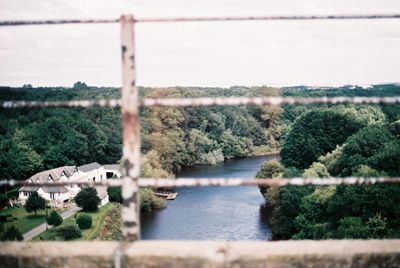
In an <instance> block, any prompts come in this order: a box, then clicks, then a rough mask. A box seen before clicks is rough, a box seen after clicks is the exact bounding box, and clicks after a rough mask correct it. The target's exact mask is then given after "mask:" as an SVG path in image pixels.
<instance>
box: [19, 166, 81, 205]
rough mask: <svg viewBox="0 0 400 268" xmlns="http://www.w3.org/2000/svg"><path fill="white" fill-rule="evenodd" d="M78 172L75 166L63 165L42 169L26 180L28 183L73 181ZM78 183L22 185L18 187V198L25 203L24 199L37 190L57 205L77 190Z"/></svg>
mask: <svg viewBox="0 0 400 268" xmlns="http://www.w3.org/2000/svg"><path fill="white" fill-rule="evenodd" d="M78 174H79V171H78V170H77V168H76V166H63V167H58V168H53V169H50V170H46V171H42V172H39V173H36V174H35V175H33V176H31V177H30V178H29V179H27V180H26V182H29V183H52V182H66V181H73V180H74V179H75V178H76V177H77V176H78ZM79 190H80V188H79V186H78V185H71V186H69V187H67V186H60V185H55V186H23V187H22V188H21V189H19V197H18V199H19V200H20V201H22V203H25V201H26V199H28V197H29V196H30V195H31V194H32V193H33V192H37V193H38V194H39V195H40V196H41V197H43V198H44V199H46V200H48V201H50V202H51V203H52V205H55V206H59V205H62V203H63V202H66V201H68V200H69V198H70V197H71V195H73V194H74V193H75V195H76V193H77V192H79Z"/></svg>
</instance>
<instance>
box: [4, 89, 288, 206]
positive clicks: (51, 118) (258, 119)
mask: <svg viewBox="0 0 400 268" xmlns="http://www.w3.org/2000/svg"><path fill="white" fill-rule="evenodd" d="M279 94H280V92H279V90H278V89H275V88H268V87H255V88H245V87H232V88H225V89H223V88H178V87H177V88H139V95H140V98H144V97H149V98H164V97H201V96H227V97H229V96H267V95H279ZM119 97H120V92H119V89H117V88H98V87H89V86H87V85H86V84H85V83H82V82H77V83H75V84H74V86H73V87H72V88H62V87H58V88H50V87H45V88H33V87H32V86H31V85H25V86H23V87H22V88H10V87H2V88H0V100H39V101H43V100H46V101H55V100H75V99H101V98H105V99H112V98H119ZM280 112H281V109H280V108H271V107H256V106H248V107H246V106H240V107H221V106H213V107H195V108H191V107H188V108H165V107H164V108H163V107H153V108H143V109H140V120H141V122H140V123H141V142H142V146H141V149H142V159H141V162H142V170H141V176H142V177H174V174H176V173H177V172H179V171H180V170H181V168H182V167H183V166H191V165H197V164H216V163H219V162H222V161H224V159H230V158H237V157H245V156H249V155H253V154H260V153H265V152H270V151H275V150H277V149H278V148H279V139H280V132H281V126H280V122H279V117H280ZM121 131H122V126H121V115H120V109H118V108H115V109H110V108H91V109H64V108H60V109H0V166H1V177H2V178H3V179H17V180H25V179H26V178H28V177H29V176H31V175H33V174H35V173H36V172H39V171H42V170H46V169H51V168H54V167H58V166H63V165H82V164H87V163H90V162H94V161H96V162H98V163H100V164H111V163H119V162H120V160H121V157H122V147H121V146H122V138H121ZM143 196H148V193H147V192H146V194H145V193H143ZM146 209H148V206H146Z"/></svg>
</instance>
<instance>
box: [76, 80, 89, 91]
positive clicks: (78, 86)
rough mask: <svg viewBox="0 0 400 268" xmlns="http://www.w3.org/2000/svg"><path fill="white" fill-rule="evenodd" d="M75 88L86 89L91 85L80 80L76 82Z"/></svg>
mask: <svg viewBox="0 0 400 268" xmlns="http://www.w3.org/2000/svg"><path fill="white" fill-rule="evenodd" d="M73 88H74V89H78V90H85V89H88V88H89V87H88V86H87V85H86V83H84V82H81V81H78V82H75V83H74V86H73Z"/></svg>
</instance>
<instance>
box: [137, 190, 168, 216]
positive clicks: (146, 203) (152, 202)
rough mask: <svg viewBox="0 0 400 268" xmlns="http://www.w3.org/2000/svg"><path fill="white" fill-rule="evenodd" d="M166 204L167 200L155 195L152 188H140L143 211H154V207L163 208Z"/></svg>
mask: <svg viewBox="0 0 400 268" xmlns="http://www.w3.org/2000/svg"><path fill="white" fill-rule="evenodd" d="M165 205H166V203H165V200H164V199H162V198H160V197H157V196H155V195H154V192H153V190H152V189H150V188H141V189H140V209H141V210H142V211H152V210H153V209H161V208H164V207H165Z"/></svg>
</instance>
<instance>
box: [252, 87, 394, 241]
mask: <svg viewBox="0 0 400 268" xmlns="http://www.w3.org/2000/svg"><path fill="white" fill-rule="evenodd" d="M399 93H400V86H398V85H381V86H374V87H371V88H368V89H362V88H359V87H345V88H338V89H307V88H289V89H284V90H283V95H290V96H343V95H344V96H356V95H357V96H394V95H397V96H398V95H399ZM399 119H400V109H399V106H398V105H336V106H335V105H305V106H297V107H294V106H285V107H284V111H283V113H282V122H283V129H284V131H285V133H284V134H283V135H282V142H281V162H278V161H270V162H266V163H264V164H263V166H262V168H261V170H260V171H259V172H258V174H257V177H259V178H263V177H287V178H290V177H298V176H303V177H320V178H327V177H330V176H339V177H347V176H355V177H366V178H368V177H379V176H399V175H400V121H399ZM261 192H262V194H263V195H264V197H265V199H266V206H267V208H268V209H269V211H270V217H269V222H270V224H271V228H272V231H273V234H274V239H341V238H361V239H369V238H395V237H396V238H398V237H399V236H400V207H399V206H398V203H399V202H400V186H396V185H362V186H360V185H358V186H357V185H356V186H344V185H340V186H329V187H283V188H276V187H270V188H261Z"/></svg>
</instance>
